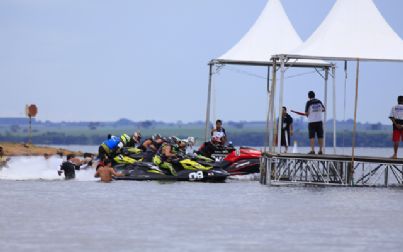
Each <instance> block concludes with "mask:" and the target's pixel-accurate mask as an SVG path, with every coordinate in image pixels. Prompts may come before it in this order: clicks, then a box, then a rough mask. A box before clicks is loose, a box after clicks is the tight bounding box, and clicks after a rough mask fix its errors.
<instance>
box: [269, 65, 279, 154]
mask: <svg viewBox="0 0 403 252" xmlns="http://www.w3.org/2000/svg"><path fill="white" fill-rule="evenodd" d="M276 69H277V60H276V59H273V67H272V77H271V78H272V79H271V90H270V91H271V92H270V107H269V114H270V115H269V146H270V147H269V152H273V149H274V144H273V143H274V141H273V139H274V100H275V97H276V84H277V71H276Z"/></svg>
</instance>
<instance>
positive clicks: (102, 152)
mask: <svg viewBox="0 0 403 252" xmlns="http://www.w3.org/2000/svg"><path fill="white" fill-rule="evenodd" d="M129 141H130V137H129V136H128V135H127V134H122V135H121V136H120V138H118V137H116V136H112V137H111V138H110V139H108V140H106V141H104V142H103V143H102V144H101V145H100V146H99V148H98V157H99V159H100V160H101V161H102V160H104V159H106V158H114V157H115V156H116V155H117V154H118V153H119V151H120V149H122V148H123V147H125V146H127V144H128V143H129Z"/></svg>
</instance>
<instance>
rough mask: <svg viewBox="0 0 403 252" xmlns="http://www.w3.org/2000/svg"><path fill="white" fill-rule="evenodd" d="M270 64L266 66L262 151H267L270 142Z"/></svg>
mask: <svg viewBox="0 0 403 252" xmlns="http://www.w3.org/2000/svg"><path fill="white" fill-rule="evenodd" d="M270 96H271V95H270V66H268V67H267V105H268V106H267V118H266V134H265V141H264V143H265V145H264V152H265V153H266V152H267V146H269V144H270V137H269V134H270V133H269V121H270V102H271V101H270Z"/></svg>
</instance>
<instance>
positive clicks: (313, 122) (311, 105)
mask: <svg viewBox="0 0 403 252" xmlns="http://www.w3.org/2000/svg"><path fill="white" fill-rule="evenodd" d="M308 99H309V101H307V103H306V105H305V113H303V112H297V111H294V110H291V112H293V113H296V114H298V115H302V116H306V117H308V131H309V143H310V146H311V151H310V152H309V153H308V154H315V135H316V136H317V137H318V142H319V152H318V154H319V155H321V154H323V112H325V106H324V105H323V103H322V102H321V101H320V100H318V99H316V98H315V92H313V91H309V92H308Z"/></svg>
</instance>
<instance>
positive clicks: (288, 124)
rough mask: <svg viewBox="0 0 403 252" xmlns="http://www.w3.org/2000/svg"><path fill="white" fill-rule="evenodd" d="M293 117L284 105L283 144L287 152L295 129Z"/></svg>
mask: <svg viewBox="0 0 403 252" xmlns="http://www.w3.org/2000/svg"><path fill="white" fill-rule="evenodd" d="M292 123H293V119H292V117H291V116H290V115H289V114H288V113H287V108H286V107H283V115H282V122H281V146H284V147H285V151H284V152H285V153H287V151H288V146H290V142H291V136H292V135H293V134H294V129H293V126H292Z"/></svg>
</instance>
